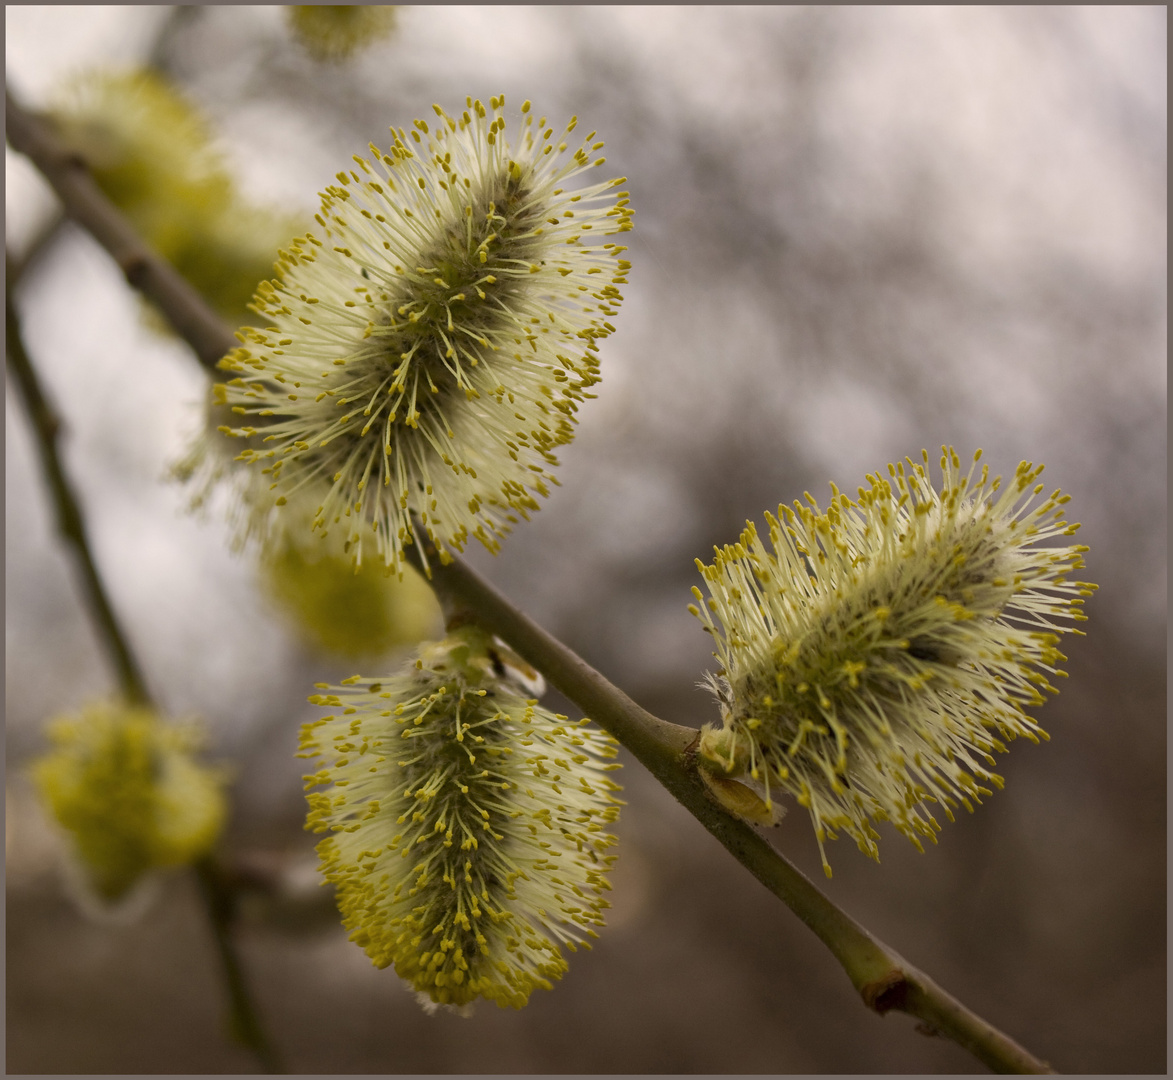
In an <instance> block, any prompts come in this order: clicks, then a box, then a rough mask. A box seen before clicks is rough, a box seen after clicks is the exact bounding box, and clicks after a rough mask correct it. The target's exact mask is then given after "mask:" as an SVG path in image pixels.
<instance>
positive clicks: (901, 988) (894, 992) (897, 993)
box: [859, 968, 909, 1016]
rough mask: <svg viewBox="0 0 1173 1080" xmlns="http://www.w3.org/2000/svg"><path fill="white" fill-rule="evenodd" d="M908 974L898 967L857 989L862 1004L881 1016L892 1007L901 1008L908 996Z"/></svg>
mask: <svg viewBox="0 0 1173 1080" xmlns="http://www.w3.org/2000/svg"><path fill="white" fill-rule="evenodd" d="M908 990H909V985H908V976H907V975H905V974H904V972H903V971H901V970H900V969H899V968H896V969H894V970H893V971H889V972H888V973H887V974H886V975H884V976H883V977H882V978H879V979H876V980H875V981H874V982H870V983H865V984H864V985H863V986H861V987H860V989H859V994H860V997H862V998H863V1002H864V1004H865V1005H866V1006H867V1007H868V1008H869V1009H871V1010H872V1011H873V1012H878V1013H879V1014H880V1015H881V1016H883V1015H884V1013H886V1012H889V1011H891V1010H892V1009H903V1008H904V1006H905V1003H906V1000H907V998H908Z"/></svg>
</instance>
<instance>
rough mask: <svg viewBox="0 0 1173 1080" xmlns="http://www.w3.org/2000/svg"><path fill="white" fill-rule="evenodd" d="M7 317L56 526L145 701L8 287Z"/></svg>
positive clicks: (114, 654)
mask: <svg viewBox="0 0 1173 1080" xmlns="http://www.w3.org/2000/svg"><path fill="white" fill-rule="evenodd" d="M6 269H7V267H6ZM14 276H15V275H14V274H13V273H12V272H11V271H9V273H8V279H9V281H10V282H11V281H12V279H13V277H14ZM4 316H5V327H4V337H5V346H6V351H5V360H6V366H7V369H8V372H9V374H10V375H11V376H12V379H13V382H15V384H16V389H17V391H18V393H19V396H20V400H21V404H22V405H23V406H24V408H25V412H26V413H27V414H28V418H29V420H30V421H31V423H32V425H33V431H34V435H35V437H36V443H37V446H38V448H39V449H40V455H41V464H42V465H43V467H44V470H45V479H46V480H47V481H48V483H49V490H50V491H51V492H52V495H53V505H54V507H55V508H56V510H57V527H58V528H59V529H60V530H61V535H62V536H64V537H65V540H66V541H67V542H68V543H69V544H70V546H71V547H72V548H73V553H74V555H75V556H76V558H77V561H78V566H79V567H80V568H81V573H82V578H83V583H84V585H85V591H86V595H87V596H88V597H89V601H90V607H91V609H92V611H93V615H94V619H95V620H96V622H97V624H98V636H99V637H100V638H101V640H102V644H103V645H105V647H106V648H107V650H108V651H109V653H110V659H111V661H112V662H113V664H114V667H115V669H116V671H117V672H118V683H119V685H120V686H121V687H122V692H123V694H125V696H126V699H127V700H128V701H130V702H134V703H135V704H146V703H147V702H148V701H149V699H150V695H149V694H148V693H147V689H146V684H145V683H144V681H143V676H142V671H141V670H140V669H139V665H138V661H137V660H136V659H135V657H134V654H133V653H132V652H131V649H130V646H129V645H128V644H127V639H126V635H125V633H123V630H122V627H121V626H120V625H119V622H118V616H117V615H115V614H114V608H113V606H112V605H111V603H110V598H109V597H108V596H107V595H106V588H105V586H104V585H103V583H102V578H101V575H99V573H98V569H97V567H96V566H95V565H94V558H93V555H91V554H90V543H89V538H88V536H87V535H86V527H85V520H84V518H83V517H82V513H81V509H80V507H79V505H78V501H77V498H76V497H75V496H74V493H73V490H72V488H71V487H70V484H69V481H68V480H67V479H66V476H65V470H64V469H63V468H62V467H61V458H60V455H59V454H58V452H57V438H58V436H59V435H60V433H61V421H60V420H59V419H58V418H57V415H56V413H54V411H53V409H52V407H51V406H50V405H49V403H48V401H47V400H46V398H45V394H44V392H43V391H42V390H41V386H40V382H39V380H38V379H37V375H36V372H35V371H34V370H33V366H32V363H31V362H30V361H29V357H28V353H27V352H26V351H25V348H24V342H23V341H22V340H21V335H20V322H19V320H18V318H17V314H16V308H15V306H14V305H13V303H12V293H11V290H10V289H7V288H6V289H5V291H4Z"/></svg>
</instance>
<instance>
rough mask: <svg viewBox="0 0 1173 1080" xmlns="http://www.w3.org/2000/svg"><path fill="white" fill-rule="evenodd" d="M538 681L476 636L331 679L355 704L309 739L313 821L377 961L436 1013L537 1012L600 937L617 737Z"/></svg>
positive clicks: (327, 870)
mask: <svg viewBox="0 0 1173 1080" xmlns="http://www.w3.org/2000/svg"><path fill="white" fill-rule="evenodd" d="M527 675H528V676H530V677H532V678H534V679H537V676H536V674H535V673H534V672H532V671H529V670H528V669H526V667H525V665H524V663H523V662H522V661H520V660H519V659H518V658H517V657H515V656H513V654H511V653H510V652H509V650H508V649H506V648H505V647H504V646H502V645H501V644H500V643H498V642H496V641H494V640H493V639H492V638H490V637H488V635H486V634H484V633H482V632H480V631H478V630H475V629H473V628H471V627H465V628H462V629H461V630H458V631H455V632H454V633H452V634H450V635H449V636H448V637H447V638H445V639H444V640H443V641H441V642H438V643H430V644H425V645H423V646H421V648H420V650H419V653H418V656H417V658H416V659H415V660H414V662H412V663H409V664H408V665H407V667H406V668H405V669H404V670H402V671H401V672H400V673H399V674H397V675H394V676H391V677H390V678H387V679H382V680H379V681H372V680H369V679H365V678H359V677H358V676H355V677H354V678H353V679H347V680H346V681H345V684H344V685H343V686H342V687H336V688H330V687H326V686H325V685H323V686H322V689H323V691H324V692H323V693H322V694H320V695H317V696H315V697H311V698H310V701H311V702H313V703H315V704H318V705H323V706H326V707H329V708H333V709H335V710H337V711H336V712H335V713H334V714H333V715H331V716H327V717H324V718H323V719H321V720H317V721H314V722H313V723H309V724H306V725H305V726H304V727H303V729H302V737H301V746H302V751H303V752H302V754H301V756H303V757H310V758H315V757H316V758H319V759H321V760H322V761H323V762H324V764H323V767H322V768H321V769H320V770H319V771H318V772H316V773H314V774H312V775H310V776H307V777H306V780H307V782H308V787H309V788H313V787H317V786H319V785H326V790H324V791H318V792H311V793H310V794H309V795H308V799H309V805H310V812H309V817H308V819H307V823H306V828H307V829H311V830H313V831H315V832H328V833H329V834H330V835H329V836H327V837H326V838H325V839H324V840H322V842H321V843H320V844H319V845H318V854H319V856H320V857H321V865H322V871H323V873H324V874H325V877H326V880H327V881H329V882H331V883H332V884H333V885H334V887H335V889H336V890H337V898H338V904H339V907H340V909H341V911H342V917H343V923H344V924H345V926H346V927H347V929H348V930H349V931H350V939H351V940H352V941H354V942H355V943H357V944H358V945H361V946H362V948H363V949H364V950H365V951H366V953H367V955H368V956H369V957H370V958H371V960H372V961H373V962H374V964H375V966H376V967H380V968H382V967H387V966H388V965H392V964H393V965H394V967H395V970H396V972H397V973H398V974H399V975H400V976H401V977H402V978H403V979H405V980H406V981H407V982H408V983H409V984H410V985H411V986H412V987H413V988H414V989H415V990H416V991H417V996H418V998H419V1000H420V1002H421V1003H422V1004H424V1006H425V1007H426V1008H428V1009H429V1011H431V1009H432V1008H434V1007H435V1006H437V1005H448V1006H454V1007H457V1008H459V1007H462V1006H465V1005H468V1004H469V1003H471V1002H473V1001H474V1000H475V999H476V998H486V999H488V1000H490V1001H495V1002H497V1003H498V1005H501V1006H513V1007H514V1008H521V1006H523V1005H525V1003H526V1001H527V1000H528V999H529V995H530V993H531V992H532V991H533V990H534V989H535V988H537V987H540V988H542V989H544V990H549V989H550V988H551V986H552V984H553V981H554V980H555V979H558V978H560V977H561V976H562V974H563V972H564V971H566V969H567V964H566V960H565V959H564V957H563V955H562V946H563V945H565V946H566V948H568V949H569V950H571V951H574V950H575V947H576V946H577V945H578V944H583V945H589V942H587V941H586V940H585V939H586V938H590V937H596V936H597V934H596V931H595V928H596V927H599V926H602V925H603V918H602V913H603V910H604V909H605V908H606V907H607V906H608V904H607V901H606V900H605V899H604V898H603V892H604V891H605V890H607V889H609V888H610V886H609V885H608V884H607V881H606V877H605V873H606V871H607V869H608V867H609V866H610V864H611V862H612V861H613V859H614V856H611V855H607V854H606V852H607V850H608V849H609V848H610V847H611V846H612V845H613V844H614V842H615V840H614V837H612V836H610V835H609V834H608V833H607V831H606V829H607V827H608V826H609V825H610V824H611V823H612V822H613V821H614V820H615V819H616V817H617V816H618V813H619V805H620V803H619V801H618V800H617V799H616V798H614V797H613V795H612V794H611V792H614V791H618V790H619V788H618V786H617V785H616V784H614V783H613V782H612V781H611V780H610V779H609V778H608V776H607V773H608V772H609V771H610V770H613V769H617V768H619V766H618V764H616V763H608V759H610V758H613V757H614V756H615V753H616V749H615V745H614V742H613V741H612V740H611V739H610V738H609V737H608V736H606V735H603V734H601V733H599V732H598V731H595V730H593V729H591V728H589V727H587V726H585V725H586V724H587V721H586V720H582V721H579V723H577V724H574V723H570V722H568V721H567V719H566V717H564V716H556V715H554V714H552V713H550V712H547V711H546V710H545V709H542V708H539V707H538V705H537V702H536V701H535V700H534V699H533V698H531V697H528V696H526V695H527V693H528V691H525V690H523V687H524V686H526V685H527V682H526V678H525V676H527Z"/></svg>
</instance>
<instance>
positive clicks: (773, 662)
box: [690, 447, 1095, 875]
mask: <svg viewBox="0 0 1173 1080" xmlns="http://www.w3.org/2000/svg"><path fill="white" fill-rule="evenodd" d="M942 449H943V451H944V453H943V457H942V458H941V469H942V473H943V484H942V487H941V490H940V491H939V492H938V491H937V490H936V489H935V488H934V487H933V484H932V482H931V480H930V478H929V475H928V472H927V465H928V461H929V458H928V454H927V453H925V454H924V455H923V460H924V464H923V465H921V464H918V463H914V462H913V461H912V460H911V459H907V461H908V468H907V469H906V468H905V466H904V465H903V464H900V465H890V466H888V476H887V477H886V478H884V477H881V476H880V475H879V474H876V475H872V476H869V477H868V483H869V487H868V488H866V489H865V488H859V497H858V501H852V500H851V499H849V498H848V497H847V496H846V495H844V494H841V493H840V492H839V491H838V489H837V488H836V487H835V485H834V484H832V485H831V489H832V493H833V494H832V499H831V503H830V505H829V506H828V508H827V511H826V513H822V512H820V510H819V507H818V504H817V503H816V502H815V500H814V499H813V498H812V497H811V496H810V495H807V496H806V498H807V500H808V501H809V502H810V507H807V506H804V505H802V504H801V503H798V502H795V504H794V509H793V510H791V509H790V508H788V507H785V506H783V507H779V511H778V517H777V518H775V517H773V516H772V515H770V514H767V515H766V517H767V521H768V523H769V535H770V543H771V546H772V548H773V550H772V551H768V550H767V549H766V547H765V545H764V544H763V543H762V541H761V539H760V538H759V537H758V534H757V530H756V528H755V527H754V525H753V524H752V522H751V523H749V524H748V525H747V528H746V530H745V532H744V533H742V535H741V538H740V540H739V541H738V543H737V544H735V545H732V546H728V547H725V548H723V549H717V550H716V552H715V556H714V560H713V563H712V565H707V566H706V565H705V564H704V563H702V562H700V560H697V565H698V567H699V568H700V571H701V573H702V575H703V576H704V579H705V582H706V584H707V586H708V590H709V594H710V595H709V597H708V598H705V597H704V596H703V595H702V593H701V591H700V590H699V589H694V590H693V591H694V593H695V595H696V597H697V599H698V600H700V601H702V606H700V607H698V606H696V605H693V606H691V608H690V610H692V612H693V613H694V614H695V615H697V616H698V617H699V618H700V619H701V621H702V622H703V623H704V625H705V628H706V629H707V630H708V631H709V632H710V633H712V634H713V636H714V638H715V641H716V644H717V652H716V653H715V654H714V655H715V657H716V658H717V659H718V660H719V661H720V664H721V670H720V671H719V672H718V673H717V675H716V676H715V677H714V676H710V677H709V685H710V688H711V689H712V690H713V691H714V693H715V694H716V695H717V697H718V700H719V702H720V706H721V714H722V725H721V726H720V727H714V726H711V725H707V726H706V728H705V730H704V733H703V735H702V738H701V743H700V747H699V754H700V759H701V762H702V764H703V765H704V766H705V771H707V772H708V773H709V774H710V776H711V778H712V780H713V781H714V782H713V783H711V784H710V787H711V788H712V790H713V792H714V795H715V796H716V797H717V798H718V799H721V801H723V802H725V803H726V805H727V806H728V807H729V808H730V809H731V810H733V811H734V812H739V813H741V814H742V816H747V817H750V818H751V820H761V819H762V816H766V817H768V816H769V815H768V814H767V813H766V811H772V812H773V815H774V817H775V819H776V817H777V814H778V811H779V809H780V808H778V807H775V805H774V802H773V793H777V792H779V791H781V792H786V793H788V794H790V795H792V796H794V797H795V799H796V800H797V801H798V802H799V804H800V805H802V806H804V807H806V808H807V809H808V810H809V812H810V815H811V819H812V821H813V823H814V827H815V834H816V837H817V839H818V844H819V850H820V853H822V857H823V866H824V869H825V870H826V872H827V874H828V875H830V872H831V870H830V865H829V864H828V862H827V859H826V854H825V852H824V851H823V842H824V840H825V839H834V838H835V832H834V830H835V829H842V830H843V831H844V832H846V833H847V834H848V835H849V836H851V837H852V838H853V839H854V840H855V841H856V843H857V845H858V846H859V848H860V850H861V851H864V852H865V853H867V854H869V855H871V856H872V857H878V849H877V846H876V841H877V840H878V839H879V834H878V833H877V832H876V830H875V828H874V827H873V826H872V824H871V823H872V822H876V821H884V820H888V821H891V822H892V823H893V824H894V825H895V827H896V828H897V829H898V830H899V831H900V832H901V833H903V834H904V835H905V836H907V837H908V838H909V839H910V840H911V841H912V842H913V843H914V844H915V845H916V846H917V847H918V848H919V847H921V838H922V837H927V838H929V839H931V840H934V841H935V839H936V832H937V831H938V830H939V828H940V825H939V824H938V822H937V820H936V818H935V817H934V816H933V814H932V812H931V811H930V809H929V806H930V805H931V804H932V803H937V804H939V805H940V806H941V808H942V810H943V812H944V814H945V816H946V817H948V818H949V819H950V820H952V817H953V815H952V810H953V809H954V808H956V807H957V806H958V805H962V806H965V807H966V809H969V810H972V808H973V803H975V802H979V801H980V798H981V796H983V795H988V794H990V788H988V787H986V786H985V785H986V784H992V785H993V786H995V787H1000V786H1001V784H1002V780H1001V777H999V776H997V775H996V774H995V773H993V772H991V771H990V769H989V766H992V765H993V764H994V758H993V751H1004V750H1005V749H1006V746H1005V741H1008V740H1011V739H1014V738H1016V737H1018V736H1023V737H1025V738H1028V739H1031V740H1033V741H1036V742H1037V741H1038V739H1039V738H1040V737H1041V738H1046V737H1047V736H1046V734H1045V733H1044V732H1043V731H1042V729H1041V728H1039V726H1038V724H1037V722H1036V721H1035V720H1034V719H1033V718H1031V717H1030V716H1028V715H1027V714H1026V713H1025V712H1024V711H1023V709H1024V707H1025V706H1036V705H1041V704H1042V703H1043V701H1044V700H1045V699H1044V697H1043V695H1044V693H1056V692H1057V691H1056V690H1055V689H1054V687H1053V686H1052V685H1051V684H1050V682H1049V680H1048V676H1050V675H1064V674H1065V673H1064V672H1062V671H1060V670H1059V669H1058V668H1057V667H1056V666H1055V665H1056V664H1058V663H1059V662H1061V661H1062V660H1064V659H1065V657H1064V656H1063V654H1062V653H1060V652H1059V650H1058V649H1057V648H1056V645H1057V644H1058V641H1059V636H1058V635H1059V634H1060V633H1063V632H1071V633H1080V631H1079V630H1076V629H1074V628H1072V627H1069V626H1064V625H1061V624H1059V623H1057V622H1056V621H1055V620H1057V619H1059V620H1069V621H1080V620H1083V619H1085V618H1086V616H1084V615H1083V614H1082V612H1081V610H1080V608H1081V605H1082V604H1083V599H1082V598H1083V597H1086V596H1089V595H1091V593H1092V592H1093V591H1094V589H1095V586H1094V585H1091V584H1089V583H1087V582H1081V581H1069V580H1068V576H1069V575H1070V574H1071V573H1073V572H1074V571H1076V570H1079V569H1081V568H1082V567H1083V560H1082V557H1081V556H1082V553H1083V552H1085V551H1086V550H1087V548H1086V547H1084V546H1082V545H1075V546H1058V547H1044V546H1039V545H1040V542H1041V541H1044V540H1046V539H1048V538H1051V537H1056V536H1070V535H1071V534H1073V533H1074V532H1075V530H1076V529H1077V528H1078V527H1079V526H1078V525H1072V524H1068V523H1067V522H1066V521H1065V520H1064V519H1063V514H1064V510H1063V507H1064V505H1065V504H1066V503H1067V501H1068V500H1069V498H1070V497H1069V496H1067V495H1063V494H1062V493H1061V492H1059V491H1058V490H1056V491H1054V492H1053V493H1052V494H1051V495H1050V496H1049V497H1047V498H1045V499H1044V500H1043V501H1042V503H1041V504H1040V505H1037V506H1034V507H1033V508H1032V503H1034V502H1035V500H1036V499H1037V498H1038V497H1039V496H1040V495H1041V494H1042V492H1043V490H1044V489H1043V485H1042V484H1039V483H1036V481H1037V480H1038V477H1039V474H1040V473H1041V472H1042V466H1041V465H1040V466H1038V467H1035V466H1033V465H1031V464H1029V463H1027V462H1023V463H1022V464H1020V465H1019V467H1018V470H1017V472H1016V473H1015V476H1014V479H1013V481H1012V482H1011V483H1010V484H1009V485H1008V486H1007V487H1006V488H1005V489H1001V483H1000V480H999V479H994V480H993V481H990V479H989V474H988V470H987V469H986V467H985V466H983V467H982V470H981V474H980V479H979V480H978V482H977V484H976V485H975V484H973V479H974V468H975V467H976V464H977V461H978V459H979V457H980V453H981V452H980V451H979V452H978V453H977V454H975V455H974V459H973V461H974V466H972V467H971V468H970V470H969V473H968V475H963V474H962V473H961V472H960V461H959V459H958V457H957V455H956V454H955V453H954V452H953V450H952V448H947V447H943V448H942ZM730 780H743V781H745V782H746V784H747V785H748V786H749V787H750V788H752V789H754V790H755V791H756V792H757V793H758V794H759V795H760V796H761V797H762V800H763V804H764V805H763V807H762V814H761V815H755V814H746V813H745V812H744V810H743V809H741V807H743V806H744V804H745V803H747V802H751V803H752V802H754V800H752V799H750V798H749V796H748V794H745V793H743V794H742V796H741V798H740V799H739V800H738V801H737V802H736V804H735V803H734V802H733V801H731V800H729V799H727V798H725V797H724V793H725V788H726V785H727V784H728V782H729V781H730Z"/></svg>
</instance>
